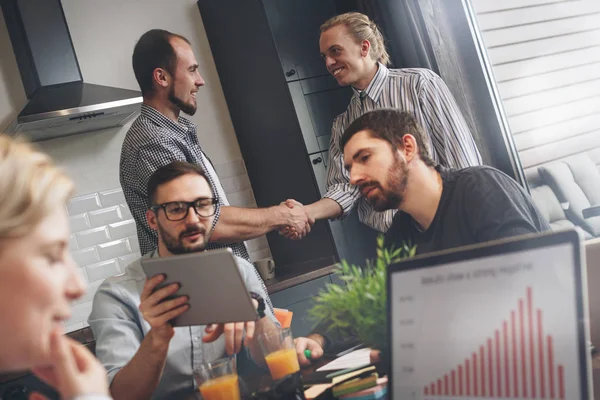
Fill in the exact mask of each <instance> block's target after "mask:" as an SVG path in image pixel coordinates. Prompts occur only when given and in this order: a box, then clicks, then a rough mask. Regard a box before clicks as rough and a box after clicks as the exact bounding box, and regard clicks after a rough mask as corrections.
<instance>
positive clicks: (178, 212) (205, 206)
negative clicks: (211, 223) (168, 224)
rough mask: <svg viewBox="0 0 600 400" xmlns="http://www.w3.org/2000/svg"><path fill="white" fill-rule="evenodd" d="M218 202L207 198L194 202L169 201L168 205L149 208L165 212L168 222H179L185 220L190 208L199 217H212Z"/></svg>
mask: <svg viewBox="0 0 600 400" xmlns="http://www.w3.org/2000/svg"><path fill="white" fill-rule="evenodd" d="M218 204H219V200H218V199H216V198H212V197H208V198H206V197H205V198H201V199H196V200H194V201H170V202H168V203H163V204H159V205H156V206H152V207H150V210H152V211H154V212H156V211H157V210H158V209H160V208H162V209H163V210H165V216H166V217H167V219H168V220H169V221H181V220H182V219H184V218H186V217H187V215H188V212H189V211H190V208H193V209H194V211H196V214H197V215H198V216H199V217H205V218H206V217H212V216H213V215H215V212H217V205H218Z"/></svg>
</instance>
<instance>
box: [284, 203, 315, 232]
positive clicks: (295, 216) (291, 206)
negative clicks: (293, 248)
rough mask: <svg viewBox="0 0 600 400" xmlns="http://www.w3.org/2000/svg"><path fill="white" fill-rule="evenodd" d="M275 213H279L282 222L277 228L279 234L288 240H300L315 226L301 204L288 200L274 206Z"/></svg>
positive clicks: (313, 220) (307, 211) (305, 208)
mask: <svg viewBox="0 0 600 400" xmlns="http://www.w3.org/2000/svg"><path fill="white" fill-rule="evenodd" d="M275 207H276V208H277V211H278V212H280V213H281V216H282V219H281V221H282V222H283V223H282V224H281V225H280V226H281V227H280V228H279V234H280V235H282V236H285V237H286V238H288V239H292V240H300V239H302V238H303V237H304V236H306V235H308V233H310V230H311V228H312V226H313V225H314V224H315V218H313V217H312V216H311V215H310V213H309V210H308V208H307V207H305V206H304V205H302V203H300V202H298V201H296V200H293V199H288V200H286V201H284V202H282V203H281V204H280V205H278V206H275Z"/></svg>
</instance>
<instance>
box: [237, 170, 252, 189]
mask: <svg viewBox="0 0 600 400" xmlns="http://www.w3.org/2000/svg"><path fill="white" fill-rule="evenodd" d="M234 179H235V184H236V186H237V189H238V190H244V189H249V188H251V187H252V185H251V184H250V178H248V175H247V174H244V175H240V176H236V177H235V178H234Z"/></svg>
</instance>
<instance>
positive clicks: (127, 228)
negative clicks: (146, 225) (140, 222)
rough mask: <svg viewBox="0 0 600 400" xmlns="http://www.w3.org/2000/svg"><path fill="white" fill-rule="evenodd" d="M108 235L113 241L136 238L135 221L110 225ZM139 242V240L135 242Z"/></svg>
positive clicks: (130, 220)
mask: <svg viewBox="0 0 600 400" xmlns="http://www.w3.org/2000/svg"><path fill="white" fill-rule="evenodd" d="M108 233H109V234H110V237H111V238H112V239H121V238H126V237H128V236H135V235H136V229H135V221H134V220H132V219H129V220H127V221H121V222H117V223H114V224H110V225H108ZM135 241H136V242H137V239H136V240H135Z"/></svg>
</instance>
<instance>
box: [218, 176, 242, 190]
mask: <svg viewBox="0 0 600 400" xmlns="http://www.w3.org/2000/svg"><path fill="white" fill-rule="evenodd" d="M220 181H221V186H223V190H224V191H225V193H233V192H237V191H238V187H237V184H236V177H231V178H225V179H220Z"/></svg>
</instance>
